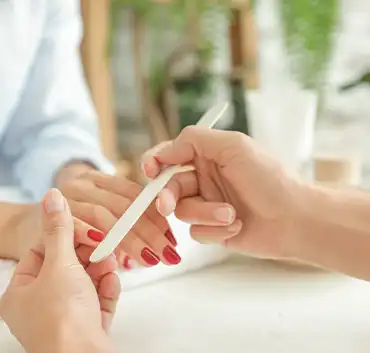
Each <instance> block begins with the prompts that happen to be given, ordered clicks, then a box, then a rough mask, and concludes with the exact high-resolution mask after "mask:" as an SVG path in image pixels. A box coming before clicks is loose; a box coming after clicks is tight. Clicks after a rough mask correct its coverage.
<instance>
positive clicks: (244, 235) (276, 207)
mask: <svg viewBox="0 0 370 353" xmlns="http://www.w3.org/2000/svg"><path fill="white" fill-rule="evenodd" d="M172 164H193V165H194V166H195V167H196V171H195V172H188V173H183V174H178V175H176V176H175V177H174V178H173V179H172V180H171V181H170V183H169V184H168V186H167V188H166V189H164V190H163V191H162V193H161V194H160V196H159V198H158V200H157V207H158V210H159V211H160V212H161V213H162V214H163V215H168V214H170V213H171V212H172V211H173V210H175V212H176V216H177V217H178V218H179V219H181V220H183V221H185V222H187V223H191V234H192V236H193V238H195V239H196V240H198V241H200V242H205V243H207V242H218V243H221V244H224V245H226V246H227V247H229V248H232V249H235V250H238V251H242V252H248V253H252V254H254V255H257V256H263V257H265V256H266V257H271V256H272V257H276V256H277V257H283V256H289V252H290V244H291V243H292V242H291V238H292V237H293V235H294V231H295V223H294V220H295V216H296V205H297V204H298V200H297V199H298V198H299V197H300V185H299V183H298V182H297V181H296V180H295V179H294V178H292V177H291V176H289V175H288V174H286V173H285V172H284V170H283V169H282V168H281V166H280V165H279V163H277V162H276V161H275V160H274V159H272V158H271V157H270V156H269V155H267V154H265V153H264V151H263V150H262V149H260V148H259V147H258V146H257V145H256V144H255V143H254V142H253V141H252V140H251V139H250V138H249V137H248V136H245V135H243V134H241V133H238V132H226V131H217V130H209V129H201V128H198V127H188V128H186V129H184V130H183V132H181V134H180V135H179V137H178V138H177V139H175V140H174V141H171V142H167V143H164V144H162V145H160V146H157V147H156V148H154V149H153V150H151V151H148V152H147V153H146V154H145V155H144V156H143V168H144V170H145V171H146V175H147V176H148V177H150V178H152V177H155V176H156V175H157V174H158V173H159V171H160V169H161V168H162V167H163V165H172Z"/></svg>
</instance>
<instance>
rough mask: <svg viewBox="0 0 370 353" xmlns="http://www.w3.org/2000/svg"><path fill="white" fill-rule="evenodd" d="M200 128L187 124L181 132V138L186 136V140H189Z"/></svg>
mask: <svg viewBox="0 0 370 353" xmlns="http://www.w3.org/2000/svg"><path fill="white" fill-rule="evenodd" d="M198 129H199V128H197V127H196V126H193V125H189V126H186V127H185V128H184V129H183V130H182V131H181V133H180V136H179V137H180V138H184V139H185V140H187V139H188V138H189V137H191V136H194V135H195V134H196V133H197V132H198Z"/></svg>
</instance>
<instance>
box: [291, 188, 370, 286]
mask: <svg viewBox="0 0 370 353" xmlns="http://www.w3.org/2000/svg"><path fill="white" fill-rule="evenodd" d="M303 193H304V195H305V196H304V197H302V203H301V205H300V207H299V208H300V210H301V211H300V216H298V218H299V223H300V227H299V229H300V231H299V232H298V235H297V237H296V244H295V255H296V257H297V258H299V259H301V260H303V261H306V262H310V263H314V264H316V265H318V266H321V267H325V268H328V269H331V270H335V271H339V272H342V273H345V274H348V275H351V276H355V277H358V278H361V279H365V280H368V281H370V194H367V193H366V192H362V191H358V190H335V189H324V188H319V187H311V188H307V189H306V190H305V191H304V192H303Z"/></svg>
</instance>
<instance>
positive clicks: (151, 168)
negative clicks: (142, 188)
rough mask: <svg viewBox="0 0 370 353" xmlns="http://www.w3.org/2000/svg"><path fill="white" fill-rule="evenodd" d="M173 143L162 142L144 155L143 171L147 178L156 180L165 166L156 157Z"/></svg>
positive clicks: (142, 159) (142, 160) (142, 161)
mask: <svg viewBox="0 0 370 353" xmlns="http://www.w3.org/2000/svg"><path fill="white" fill-rule="evenodd" d="M171 143H172V141H164V142H161V143H160V144H158V145H156V146H154V147H153V148H151V149H150V150H148V151H146V152H145V153H144V154H143V156H142V158H141V169H142V171H143V173H144V175H145V176H146V177H147V178H149V179H153V178H155V177H156V176H157V175H158V174H159V173H160V171H161V170H162V169H163V165H161V163H159V162H158V161H157V159H156V158H155V155H156V154H157V153H158V152H159V151H160V150H161V149H163V148H164V147H166V146H168V145H169V144H171Z"/></svg>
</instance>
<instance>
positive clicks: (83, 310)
mask: <svg viewBox="0 0 370 353" xmlns="http://www.w3.org/2000/svg"><path fill="white" fill-rule="evenodd" d="M42 213H43V238H42V239H43V244H42V245H39V246H37V247H35V248H34V249H33V250H31V251H29V253H28V255H27V256H25V257H24V258H22V259H21V261H20V263H19V264H18V266H17V268H16V270H15V273H14V276H13V278H12V280H11V282H10V285H9V287H8V289H7V291H6V292H5V294H4V295H3V297H2V299H1V302H0V315H1V317H2V318H3V319H4V321H5V322H6V323H7V325H8V326H9V328H10V330H11V332H12V333H13V334H14V336H15V337H16V338H17V339H18V340H19V341H20V343H21V344H22V345H23V346H24V347H25V349H26V350H27V352H31V353H33V352H39V353H42V352H60V351H63V352H64V351H68V352H83V351H84V350H85V348H86V347H89V350H86V351H91V352H94V350H96V351H99V350H98V347H100V346H101V347H105V349H104V351H105V352H107V351H109V344H108V339H107V335H106V331H108V329H109V327H110V325H111V322H112V318H113V315H114V312H115V307H116V303H117V300H118V297H119V293H120V284H119V279H118V277H117V275H116V274H115V273H114V270H115V269H116V268H117V262H116V260H115V258H114V257H112V256H110V257H109V258H107V259H106V260H105V261H103V262H101V263H98V264H91V263H89V261H88V259H89V256H90V254H91V252H92V250H93V249H92V248H89V247H87V246H84V245H80V244H79V243H78V242H76V241H75V240H74V236H73V233H74V232H73V220H72V217H71V214H70V210H69V207H68V205H67V203H66V201H65V199H64V197H63V196H62V194H61V193H60V192H59V191H58V190H55V189H54V190H51V191H50V192H49V193H48V194H47V195H46V197H45V198H44V201H43V204H42ZM86 345H87V346H86ZM62 347H65V350H61V348H62ZM86 349H87V348H86Z"/></svg>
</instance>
